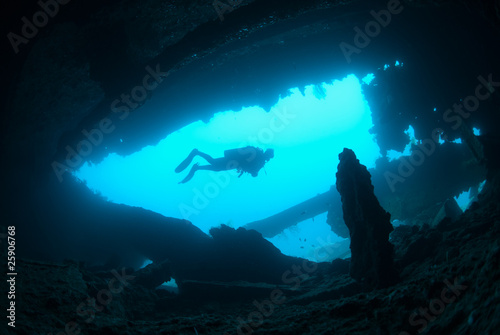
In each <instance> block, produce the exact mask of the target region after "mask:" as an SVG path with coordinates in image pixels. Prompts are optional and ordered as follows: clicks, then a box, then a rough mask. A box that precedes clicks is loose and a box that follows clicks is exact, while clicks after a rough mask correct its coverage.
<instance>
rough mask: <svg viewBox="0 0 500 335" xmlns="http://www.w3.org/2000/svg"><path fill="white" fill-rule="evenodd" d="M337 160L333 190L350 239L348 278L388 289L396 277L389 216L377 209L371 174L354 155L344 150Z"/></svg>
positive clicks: (379, 207) (379, 208)
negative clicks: (336, 195)
mask: <svg viewBox="0 0 500 335" xmlns="http://www.w3.org/2000/svg"><path fill="white" fill-rule="evenodd" d="M339 160H340V162H339V165H338V172H337V175H336V176H337V190H338V191H339V193H340V197H341V200H342V210H343V213H344V222H345V224H346V226H347V228H348V229H349V235H350V237H351V246H350V248H351V255H352V256H351V264H350V275H351V277H352V278H354V279H356V280H358V281H363V282H364V283H365V284H366V285H367V286H369V287H372V288H375V287H386V286H389V285H391V284H393V283H394V282H395V281H396V278H397V275H396V271H395V268H394V264H393V254H394V247H393V245H392V244H391V243H390V242H389V234H390V232H391V231H392V230H393V229H394V228H393V227H392V225H391V221H390V219H391V215H390V214H389V213H388V212H386V211H385V210H384V209H383V208H382V207H381V206H380V204H379V202H378V199H377V198H376V197H375V194H374V192H373V190H374V188H373V185H372V183H371V175H370V173H369V172H368V170H367V169H366V166H364V165H361V164H360V163H359V160H358V159H357V158H356V155H355V154H354V152H353V151H352V150H350V149H347V148H344V151H343V152H342V153H341V154H340V155H339Z"/></svg>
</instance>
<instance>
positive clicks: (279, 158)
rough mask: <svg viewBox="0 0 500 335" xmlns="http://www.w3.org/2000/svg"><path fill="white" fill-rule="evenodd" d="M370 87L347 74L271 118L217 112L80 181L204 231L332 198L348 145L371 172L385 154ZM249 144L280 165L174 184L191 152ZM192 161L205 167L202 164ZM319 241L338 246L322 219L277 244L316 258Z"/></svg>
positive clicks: (253, 109) (252, 109) (286, 102)
mask: <svg viewBox="0 0 500 335" xmlns="http://www.w3.org/2000/svg"><path fill="white" fill-rule="evenodd" d="M371 80H373V75H368V76H367V77H365V78H363V80H359V79H358V78H357V77H356V76H354V75H349V76H347V77H346V78H344V79H342V80H335V81H332V82H330V83H321V84H316V85H313V84H311V85H309V86H306V87H305V88H301V89H299V88H292V89H290V93H289V95H288V96H286V97H280V98H279V100H278V102H277V103H276V105H274V106H273V107H272V108H271V109H270V110H269V111H265V110H264V109H262V108H261V107H259V106H249V107H245V108H242V109H241V110H239V111H224V112H220V113H217V114H215V115H214V116H213V118H212V119H211V120H210V121H209V122H208V123H203V122H202V121H198V122H195V123H192V124H190V125H187V126H185V127H184V128H182V129H179V130H178V131H176V132H174V133H171V134H168V135H167V134H166V136H165V139H164V140H162V141H161V142H160V143H159V144H158V145H156V146H154V147H153V146H148V147H145V148H144V149H142V150H141V151H140V152H136V153H134V154H132V155H129V156H127V157H121V156H119V155H117V154H110V155H109V156H108V157H107V158H106V159H104V160H103V161H102V162H101V163H100V164H98V165H85V166H83V167H82V168H81V169H80V170H79V171H77V172H75V175H76V176H77V177H78V178H80V179H81V180H84V181H86V183H87V186H88V187H89V188H91V189H92V190H94V191H96V192H99V193H101V194H102V195H103V196H105V197H107V198H108V200H109V201H112V202H115V203H122V204H127V205H130V206H138V207H143V208H145V209H149V210H152V211H155V212H158V213H160V214H162V215H164V216H168V217H176V218H185V219H187V220H189V221H191V222H192V223H193V224H195V225H196V226H198V227H199V228H200V229H202V230H203V231H205V232H208V230H209V229H210V228H211V227H213V226H218V225H220V224H222V223H224V224H227V225H229V226H232V227H234V228H237V227H240V226H242V225H244V224H246V223H248V222H252V221H255V220H260V219H263V218H266V217H268V216H271V215H273V214H276V213H278V212H280V211H282V210H285V209H287V208H289V207H291V206H293V205H296V204H298V203H300V202H302V201H304V200H307V199H309V198H311V197H314V196H315V195H317V194H318V193H323V192H326V191H327V190H328V189H329V188H330V186H331V185H333V184H334V183H335V173H336V171H337V165H338V154H339V153H340V152H341V151H342V150H343V148H344V147H348V148H350V149H353V150H354V151H355V152H356V155H357V157H358V158H359V160H360V162H361V163H362V164H364V165H366V166H367V167H368V168H371V167H374V166H375V161H376V159H378V158H379V157H380V156H381V155H380V150H379V147H378V145H377V144H376V142H375V141H374V135H372V134H370V133H369V131H368V130H369V129H370V128H371V127H372V126H373V124H372V119H371V112H370V108H369V106H368V103H367V102H366V100H365V99H364V96H363V91H362V88H363V85H367V84H369V83H370V81H371ZM301 91H302V92H301ZM277 98H278V97H277ZM246 145H253V146H257V147H260V148H262V149H264V150H265V149H267V148H273V149H274V153H275V157H274V158H273V159H271V160H270V161H269V162H268V163H267V164H266V166H265V171H264V170H261V171H260V173H259V175H258V177H256V178H253V177H252V176H250V175H248V174H245V175H243V176H242V177H241V178H238V176H237V173H236V172H217V173H216V172H208V171H198V172H197V173H196V174H195V176H194V177H193V179H191V181H189V182H188V183H186V184H178V182H179V181H181V180H182V179H183V178H184V177H185V175H186V174H187V172H188V171H189V168H187V169H186V170H185V171H183V173H180V174H176V173H175V172H174V169H175V168H176V167H177V165H178V164H179V163H180V162H181V161H182V160H183V159H184V158H186V156H187V155H188V154H189V152H190V151H191V150H192V149H193V148H197V149H199V150H200V151H203V152H205V153H208V154H209V155H211V156H212V157H214V158H216V157H222V156H223V152H224V150H227V149H231V148H238V147H244V146H246ZM195 162H199V163H200V164H202V165H203V164H206V162H205V161H204V160H203V159H202V158H200V157H197V158H195V160H194V161H193V163H195ZM305 238H307V241H306V242H304V239H305ZM299 239H300V240H299ZM319 239H321V240H322V241H324V243H326V244H332V243H335V242H339V241H342V239H340V238H339V237H337V236H336V235H335V234H333V233H332V232H331V231H330V228H329V227H328V225H327V224H326V214H324V215H322V216H318V217H316V218H315V219H314V220H308V221H307V222H304V223H303V224H300V225H298V226H296V227H293V228H291V229H289V230H287V231H286V232H284V233H283V234H281V235H279V236H276V237H275V238H273V239H271V241H272V242H273V243H275V245H277V246H278V247H279V248H280V249H281V250H282V251H283V252H285V253H286V254H289V255H295V256H303V257H307V258H309V259H314V257H316V258H317V255H316V256H314V250H315V249H317V248H318V245H320V244H321V241H320V240H319ZM301 247H302V248H301Z"/></svg>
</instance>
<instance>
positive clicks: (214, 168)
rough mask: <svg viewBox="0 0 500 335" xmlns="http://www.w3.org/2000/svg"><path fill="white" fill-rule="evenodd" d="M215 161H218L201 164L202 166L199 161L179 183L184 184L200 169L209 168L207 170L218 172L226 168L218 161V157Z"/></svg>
mask: <svg viewBox="0 0 500 335" xmlns="http://www.w3.org/2000/svg"><path fill="white" fill-rule="evenodd" d="M214 161H216V164H215V165H201V166H200V165H199V164H198V163H196V164H194V165H193V167H192V168H191V170H190V171H189V173H188V175H187V176H186V178H184V179H183V180H182V181H181V182H179V184H184V183H187V182H188V181H190V180H191V178H193V176H194V174H195V172H196V171H198V170H207V171H216V172H217V171H223V170H226V169H225V168H224V167H223V166H222V165H221V164H218V163H217V159H215V160H214Z"/></svg>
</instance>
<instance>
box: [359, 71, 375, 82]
mask: <svg viewBox="0 0 500 335" xmlns="http://www.w3.org/2000/svg"><path fill="white" fill-rule="evenodd" d="M373 79H375V75H374V74H373V73H368V74H367V75H366V76H365V77H364V78H363V79H361V81H362V82H363V83H365V84H366V85H370V83H371V82H372V81H373Z"/></svg>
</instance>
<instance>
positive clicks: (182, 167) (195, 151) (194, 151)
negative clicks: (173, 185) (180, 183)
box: [175, 149, 198, 173]
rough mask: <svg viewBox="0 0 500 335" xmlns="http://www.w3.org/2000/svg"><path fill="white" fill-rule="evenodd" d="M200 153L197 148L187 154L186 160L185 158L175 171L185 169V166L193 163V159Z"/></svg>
mask: <svg viewBox="0 0 500 335" xmlns="http://www.w3.org/2000/svg"><path fill="white" fill-rule="evenodd" d="M197 153H198V150H197V149H193V150H192V151H191V153H190V154H189V155H188V156H187V158H186V159H185V160H183V161H182V162H181V163H180V164H179V166H178V167H176V168H175V172H176V173H179V172H181V171H182V170H184V169H185V168H187V167H188V165H189V164H190V163H191V161H192V160H193V158H194V156H196V154H197Z"/></svg>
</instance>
